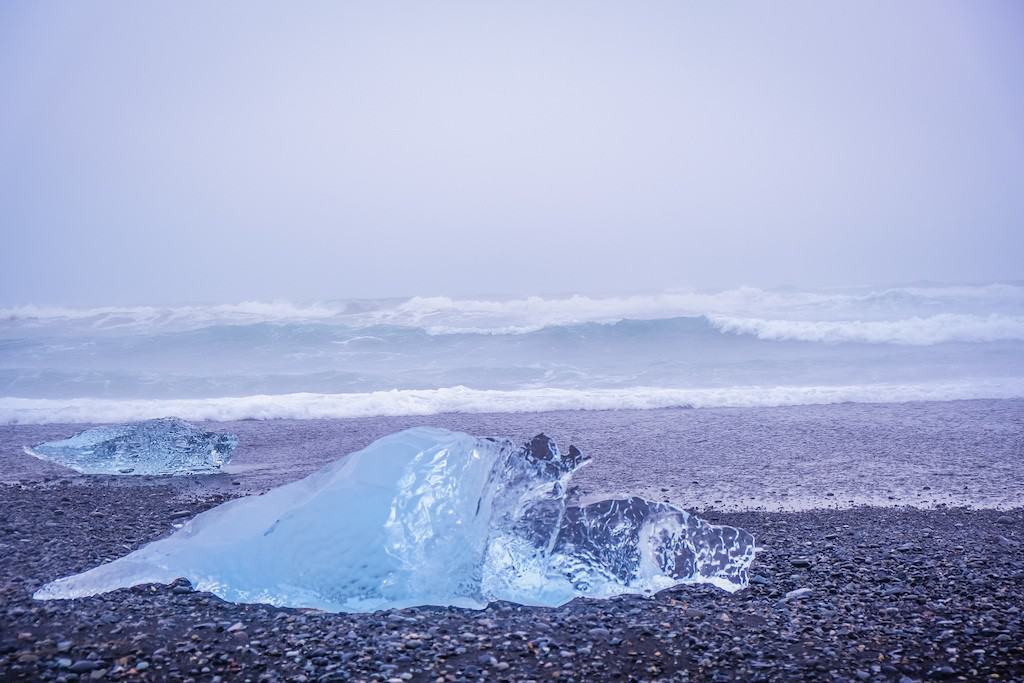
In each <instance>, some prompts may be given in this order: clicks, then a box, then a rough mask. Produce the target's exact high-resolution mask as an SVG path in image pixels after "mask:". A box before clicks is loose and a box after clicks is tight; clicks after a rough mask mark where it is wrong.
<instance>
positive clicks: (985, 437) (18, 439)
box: [0, 399, 1024, 511]
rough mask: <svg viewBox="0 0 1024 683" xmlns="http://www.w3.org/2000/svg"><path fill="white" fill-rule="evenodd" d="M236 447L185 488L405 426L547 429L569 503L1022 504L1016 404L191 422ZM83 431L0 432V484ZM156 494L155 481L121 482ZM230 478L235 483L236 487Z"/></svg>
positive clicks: (269, 468) (288, 464)
mask: <svg viewBox="0 0 1024 683" xmlns="http://www.w3.org/2000/svg"><path fill="white" fill-rule="evenodd" d="M198 424H201V425H202V426H203V427H204V428H206V429H211V430H216V431H228V432H232V433H234V434H236V435H237V436H238V438H239V445H238V449H237V450H236V452H235V454H234V457H233V459H232V460H231V462H230V463H229V466H228V467H227V468H226V471H225V473H223V474H217V475H208V476H204V477H200V478H188V477H177V478H174V479H173V480H172V484H173V485H176V486H180V487H182V488H183V489H189V490H195V491H206V490H210V491H213V492H221V493H230V494H231V495H236V493H237V492H245V493H260V492H262V491H265V490H267V489H269V488H272V487H273V486H277V485H279V484H282V483H285V482H287V481H291V480H294V479H298V478H300V477H302V476H305V475H307V474H310V473H312V472H313V471H315V470H317V469H319V468H320V467H322V466H324V465H325V464H327V463H329V462H332V461H334V460H335V459H337V458H339V457H341V456H342V455H345V454H347V453H351V452H354V451H356V450H359V449H360V448H363V447H365V446H367V445H369V443H370V442H372V441H374V440H375V439H377V438H380V437H382V436H385V435H387V434H390V433H392V432H396V431H399V430H402V429H406V428H409V427H414V426H421V425H427V426H435V427H442V428H446V429H451V430H455V431H464V432H467V433H470V434H475V435H479V436H499V437H511V438H513V439H516V440H523V439H527V438H529V437H531V436H533V435H535V434H537V433H539V432H545V433H546V434H548V435H549V436H552V437H553V438H555V440H556V441H557V442H558V443H559V444H560V445H561V446H562V447H563V448H568V446H569V445H570V444H573V445H576V446H577V447H578V448H580V449H581V450H582V451H583V452H584V453H586V454H588V455H590V456H591V458H592V460H591V462H590V464H588V465H587V466H586V467H584V468H583V469H582V470H581V471H580V472H579V473H578V474H577V475H576V476H575V477H574V478H573V481H572V486H573V487H574V491H575V495H577V496H578V497H581V498H582V497H587V496H590V495H595V494H602V495H617V494H623V493H628V494H637V495H643V496H645V497H647V498H649V499H652V500H664V499H668V500H669V501H670V502H673V503H674V504H676V505H678V506H679V507H683V508H685V509H697V510H700V509H705V508H716V509H723V510H730V511H743V510H771V511H796V510H813V509H832V508H836V507H840V508H849V507H855V506H858V505H874V506H898V505H903V504H908V505H914V506H916V507H924V508H934V507H939V506H944V507H957V506H967V507H975V508H993V509H1011V508H1014V507H1019V506H1024V457H1022V456H1024V453H1022V451H1021V448H1022V444H1024V400H1011V399H1004V400H972V401H944V402H920V403H903V404H862V403H846V404H829V405H814V406H787V407H773V408H702V409H700V410H690V409H664V408H663V409H652V410H634V411H600V412H595V411H552V412H544V413H480V414H466V413H446V414H442V415H431V416H402V417H370V418H347V419H319V420H283V419H278V420H242V421H236V422H213V423H198ZM88 426H89V425H80V424H49V425H11V426H6V427H0V482H3V481H6V482H42V481H46V480H50V481H58V480H61V479H69V480H71V481H80V480H81V479H82V478H83V477H84V476H85V475H79V474H76V473H74V472H71V471H70V470H66V469H64V468H62V467H59V466H57V465H53V464H50V463H45V462H44V461H40V460H37V459H35V458H31V457H30V456H27V455H25V454H24V452H23V451H22V449H23V448H24V447H25V446H33V445H35V444H38V443H40V442H43V441H49V440H54V439H62V438H66V437H68V436H70V435H72V434H75V433H77V432H79V431H81V430H83V429H86V428H87V427H88ZM119 479H121V481H120V482H119V485H131V486H141V485H146V486H149V485H154V484H158V483H159V482H160V481H162V480H161V479H159V478H147V477H128V478H119ZM235 482H237V484H236V483H235Z"/></svg>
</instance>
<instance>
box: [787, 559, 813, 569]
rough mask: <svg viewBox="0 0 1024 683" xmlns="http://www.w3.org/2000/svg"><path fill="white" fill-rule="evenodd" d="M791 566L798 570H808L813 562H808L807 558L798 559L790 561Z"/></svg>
mask: <svg viewBox="0 0 1024 683" xmlns="http://www.w3.org/2000/svg"><path fill="white" fill-rule="evenodd" d="M790 564H791V565H793V566H794V567H796V568H797V569H806V568H807V567H810V566H811V561H810V560H808V559H807V558H806V557H798V558H796V559H795V560H790Z"/></svg>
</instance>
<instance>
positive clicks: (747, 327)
mask: <svg viewBox="0 0 1024 683" xmlns="http://www.w3.org/2000/svg"><path fill="white" fill-rule="evenodd" d="M708 319H709V320H710V321H711V323H712V325H714V326H715V327H716V328H718V329H719V330H721V331H722V332H731V333H733V334H750V335H754V336H756V337H758V338H759V339H766V340H772V341H786V340H792V341H809V342H833V343H838V342H862V343H871V344H909V345H915V346H926V345H930V344H941V343H943V342H995V341H1007V340H1017V341H1020V340H1024V316H1010V315H999V314H995V313H993V314H990V315H965V314H957V313H942V314H939V315H933V316H928V317H917V316H915V317H912V318H905V319H903V320H824V321H822V320H765V319H763V318H735V317H729V316H720V315H710V316H708Z"/></svg>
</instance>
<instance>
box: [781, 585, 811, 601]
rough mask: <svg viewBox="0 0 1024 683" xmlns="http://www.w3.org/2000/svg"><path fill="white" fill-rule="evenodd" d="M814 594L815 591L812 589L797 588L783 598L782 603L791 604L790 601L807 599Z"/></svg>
mask: <svg viewBox="0 0 1024 683" xmlns="http://www.w3.org/2000/svg"><path fill="white" fill-rule="evenodd" d="M813 592H814V591H812V590H811V589H810V588H797V589H796V590H792V591H789V592H788V593H786V595H785V597H784V598H782V602H789V601H790V600H799V599H800V598H805V597H807V596H808V595H810V594H811V593H813Z"/></svg>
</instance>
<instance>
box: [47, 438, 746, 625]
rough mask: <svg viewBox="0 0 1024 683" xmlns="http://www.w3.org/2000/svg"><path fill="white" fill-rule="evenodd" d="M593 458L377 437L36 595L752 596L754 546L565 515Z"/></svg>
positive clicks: (275, 599) (659, 524) (390, 600)
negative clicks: (174, 589)
mask: <svg viewBox="0 0 1024 683" xmlns="http://www.w3.org/2000/svg"><path fill="white" fill-rule="evenodd" d="M588 460H589V458H587V457H586V456H584V455H583V454H582V453H581V452H580V451H579V450H577V449H576V448H573V447H570V448H569V450H568V451H567V452H565V453H562V452H561V451H560V450H559V449H558V447H557V446H556V445H555V443H554V441H552V440H551V439H550V438H548V437H546V436H544V435H543V434H541V435H538V436H537V437H534V438H533V439H532V440H531V441H530V442H528V443H527V444H525V445H521V446H517V445H516V444H515V443H513V442H512V441H510V440H507V439H489V438H477V437H474V436H470V435H468V434H462V433H458V432H449V431H447V430H442V429H432V428H425V427H422V428H417V429H410V430H406V431H404V432H399V433H397V434H392V435H390V436H387V437H384V438H382V439H380V440H378V441H376V442H374V443H373V444H371V445H370V446H368V447H367V448H365V449H363V450H361V451H358V452H356V453H353V454H351V455H349V456H347V457H344V458H341V459H339V460H337V461H336V462H334V463H332V464H330V465H328V466H327V467H325V468H323V469H321V470H320V471H318V472H315V473H313V474H311V475H309V476H308V477H306V478H305V479H301V480H299V481H296V482H293V483H290V484H285V485H284V486H279V487H277V488H275V489H272V490H270V491H268V492H266V493H264V494H262V495H259V496H250V497H246V498H239V499H236V500H233V501H229V502H227V503H224V504H222V505H220V506H218V507H215V508H213V509H211V510H208V511H206V512H204V513H202V514H199V515H197V516H196V517H195V518H193V519H192V520H191V521H189V522H188V523H187V524H185V525H184V526H183V527H182V528H181V529H180V530H179V531H177V532H176V533H174V534H172V535H171V536H169V537H167V538H164V539H162V540H159V541H155V542H153V543H150V544H149V545H147V546H145V547H143V548H140V549H139V550H137V551H135V552H133V553H131V554H129V555H126V556H125V557H122V558H120V559H118V560H115V561H113V562H110V563H107V564H103V565H100V566H99V567H96V568H94V569H91V570H89V571H87V572H84V573H82V574H77V575H74V576H69V577H65V578H63V579H58V580H57V581H54V582H53V583H50V584H48V585H46V586H44V587H43V588H41V589H40V590H39V591H37V592H36V594H35V597H37V598H40V599H53V598H75V597H80V596H86V595H94V594H96V593H103V592H106V591H111V590H115V589H117V588H122V587H127V586H134V585H138V584H143V583H170V582H171V581H174V580H175V579H176V578H178V577H185V578H187V579H188V580H189V581H190V582H191V583H192V584H193V585H194V586H195V587H196V589H197V590H202V591H210V592H212V593H214V594H216V595H218V596H220V597H221V598H223V599H225V600H229V601H232V602H263V603H270V604H274V605H282V606H290V607H313V608H318V609H323V610H329V611H346V612H368V611H374V610H378V609H389V608H402V607H410V606H415V605H445V606H460V607H471V608H482V607H484V606H486V605H487V603H488V602H490V601H492V600H508V601H512V602H517V603H520V604H525V605H541V606H557V605H561V604H564V603H566V602H568V601H569V600H572V599H573V598H575V597H582V596H586V597H597V598H603V597H609V596H612V595H617V594H621V593H653V592H654V591H657V590H661V589H663V588H667V587H669V586H673V585H677V584H680V583H710V584H713V585H716V586H718V587H720V588H723V589H725V590H728V591H734V590H738V589H739V588H742V587H744V586H746V585H747V570H748V568H749V566H750V563H751V562H752V561H753V558H754V538H753V537H752V536H751V535H750V534H749V533H747V532H745V531H742V530H740V529H734V528H732V527H720V526H713V525H711V524H709V523H708V522H706V521H704V520H701V519H699V518H697V517H695V516H693V515H690V514H687V513H686V512H684V511H683V510H680V509H678V508H676V507H673V506H671V505H669V504H667V503H656V502H651V501H647V500H644V499H642V498H637V497H629V498H612V499H605V500H598V501H595V502H593V503H590V504H588V505H583V506H567V504H566V490H567V484H568V482H569V480H570V478H571V477H572V474H573V472H574V471H575V470H577V469H578V468H579V467H582V466H584V465H585V464H586V463H587V462H588Z"/></svg>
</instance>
